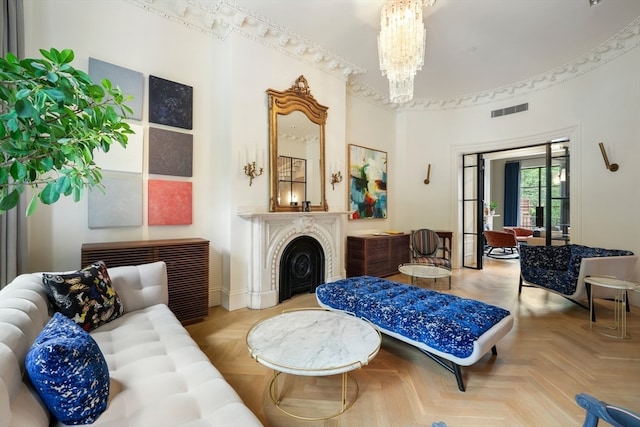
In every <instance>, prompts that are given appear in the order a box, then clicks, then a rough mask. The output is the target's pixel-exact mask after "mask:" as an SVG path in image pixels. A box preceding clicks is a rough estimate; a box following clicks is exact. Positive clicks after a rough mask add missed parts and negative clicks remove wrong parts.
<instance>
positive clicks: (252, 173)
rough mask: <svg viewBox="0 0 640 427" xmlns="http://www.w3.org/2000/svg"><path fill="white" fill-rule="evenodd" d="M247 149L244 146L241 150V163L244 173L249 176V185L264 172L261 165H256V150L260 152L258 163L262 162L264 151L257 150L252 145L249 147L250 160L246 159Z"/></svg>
mask: <svg viewBox="0 0 640 427" xmlns="http://www.w3.org/2000/svg"><path fill="white" fill-rule="evenodd" d="M247 151H248V150H247V147H244V149H243V150H242V165H243V169H244V173H245V175H247V176H248V177H249V187H251V185H252V184H253V180H254V179H255V178H257V177H259V176H260V175H262V173H263V172H264V170H263V168H262V167H258V166H257V165H256V163H257V157H258V152H260V160H261V161H260V163H261V164H264V152H263V151H262V150H259V149H258V148H257V147H256V146H255V145H254V146H253V147H252V148H251V160H249V161H247V154H248V153H247Z"/></svg>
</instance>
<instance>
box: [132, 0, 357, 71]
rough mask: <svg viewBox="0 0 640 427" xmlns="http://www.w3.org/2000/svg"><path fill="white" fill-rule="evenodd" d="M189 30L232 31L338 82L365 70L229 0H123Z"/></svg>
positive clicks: (213, 33)
mask: <svg viewBox="0 0 640 427" xmlns="http://www.w3.org/2000/svg"><path fill="white" fill-rule="evenodd" d="M125 1H127V2H129V3H132V4H134V5H136V6H139V7H141V8H143V9H145V10H147V11H149V12H154V13H156V14H158V15H160V16H163V17H165V18H167V19H170V20H172V21H177V22H180V23H182V24H183V25H186V26H187V27H189V28H192V29H194V30H197V31H199V32H201V33H204V34H209V35H211V36H214V37H216V38H218V39H220V40H225V39H226V38H227V36H228V35H229V33H231V32H232V31H234V32H237V33H238V34H242V35H243V36H245V37H248V38H249V39H251V40H253V41H255V42H257V43H260V44H262V45H265V46H267V47H269V48H271V49H274V50H277V51H278V52H281V53H283V54H285V55H288V56H290V57H293V58H296V59H297V60H299V61H301V62H303V63H305V64H308V65H311V66H312V67H314V68H318V69H320V70H322V71H325V72H327V73H329V74H331V75H333V76H336V77H338V78H340V79H342V80H345V81H346V80H348V79H349V78H350V77H352V76H354V75H356V74H361V73H365V72H366V70H365V69H364V68H361V67H359V66H357V65H355V64H352V63H350V62H348V61H346V60H345V59H344V58H341V57H340V56H337V55H335V54H333V53H331V52H329V51H328V50H327V49H325V48H323V47H321V46H320V45H318V44H317V43H314V42H312V41H309V40H305V39H303V38H302V37H300V36H299V35H297V34H294V33H292V32H290V31H288V30H287V29H285V28H283V27H281V26H279V25H277V24H275V23H273V22H271V21H269V20H268V19H267V18H265V17H263V16H259V15H257V14H255V13H253V12H251V11H249V10H247V9H245V8H242V7H241V6H239V5H238V4H236V3H233V2H231V1H226V0H221V1H217V2H214V3H212V2H202V1H198V0H125Z"/></svg>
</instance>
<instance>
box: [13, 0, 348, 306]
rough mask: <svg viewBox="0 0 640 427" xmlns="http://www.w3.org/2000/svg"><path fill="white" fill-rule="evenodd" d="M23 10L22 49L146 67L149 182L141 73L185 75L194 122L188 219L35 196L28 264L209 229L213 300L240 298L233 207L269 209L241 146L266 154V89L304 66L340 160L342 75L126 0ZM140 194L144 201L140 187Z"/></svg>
mask: <svg viewBox="0 0 640 427" xmlns="http://www.w3.org/2000/svg"><path fill="white" fill-rule="evenodd" d="M25 15H26V17H25V25H26V34H27V41H26V55H27V56H39V53H38V49H40V48H43V47H44V48H49V47H52V46H53V47H56V48H57V49H63V48H71V49H73V50H74V52H75V55H76V59H75V61H74V63H73V65H74V66H75V67H77V68H79V69H83V70H87V68H88V58H89V57H95V58H97V59H100V60H103V61H106V62H110V63H113V64H115V65H119V66H122V67H126V68H130V69H133V70H136V71H139V72H142V73H143V74H144V77H145V85H146V87H145V100H144V106H145V110H144V116H143V120H142V125H143V126H144V128H145V166H144V178H145V183H146V178H148V177H149V174H148V168H147V165H146V163H147V154H146V153H147V144H148V142H147V138H146V134H147V133H148V126H149V124H148V103H147V100H148V97H147V93H148V83H147V82H148V76H149V75H150V74H152V75H155V76H158V77H162V78H165V79H169V80H173V81H176V82H179V83H183V84H187V85H190V86H192V87H193V94H194V101H193V104H194V105H193V110H194V111H193V130H192V131H187V132H190V133H192V134H193V141H194V142H193V143H194V164H193V177H192V178H191V179H190V181H192V182H193V200H194V202H193V223H192V225H185V226H152V227H150V226H148V225H146V211H145V212H144V224H145V225H144V226H142V227H128V228H108V229H98V230H96V229H89V228H88V226H87V202H86V199H85V200H82V201H81V202H79V203H77V204H76V203H73V201H71V200H70V199H64V200H62V201H60V202H58V203H57V204H55V205H53V206H39V207H38V210H37V212H36V213H35V214H34V215H33V216H32V217H31V218H30V220H29V257H30V259H29V263H30V264H29V269H30V270H32V271H34V270H69V269H75V268H79V267H80V248H81V245H82V244H83V243H89V242H102V241H125V240H139V239H164V238H182V237H202V238H205V239H209V240H210V241H211V246H210V247H211V260H210V261H211V268H210V270H211V273H210V304H212V305H216V304H223V305H224V306H225V307H227V308H231V309H234V308H239V307H244V306H246V303H245V292H246V289H247V280H248V277H247V271H248V266H247V261H246V260H247V259H248V257H247V253H248V251H249V249H250V248H249V247H248V245H249V235H248V233H249V224H248V223H247V222H246V221H245V220H243V219H241V218H240V217H239V216H237V212H238V211H239V210H243V209H247V208H249V209H254V210H261V211H266V210H267V208H268V199H269V168H268V165H267V164H265V165H262V166H263V167H264V174H263V175H262V176H260V177H258V178H257V179H256V180H255V181H254V183H253V185H252V186H249V179H248V177H247V176H245V175H244V173H243V171H242V165H241V164H240V163H241V162H240V152H241V151H242V150H243V149H244V147H245V146H254V145H256V146H258V147H260V148H261V149H262V151H263V152H264V153H265V154H264V158H265V163H267V159H268V107H267V95H266V89H268V88H273V89H277V90H284V89H288V88H289V87H291V85H293V83H294V82H295V80H296V78H297V77H298V76H299V75H304V76H305V77H306V78H307V80H308V82H309V86H310V90H311V93H312V94H313V96H314V97H315V98H316V99H317V100H318V102H320V103H321V104H324V105H326V106H328V107H329V111H328V120H327V126H326V150H327V160H334V161H335V163H337V164H339V165H342V164H344V163H346V162H345V157H344V155H345V150H344V144H345V138H346V137H345V132H346V125H345V121H346V111H345V110H346V90H345V81H343V80H341V79H339V78H336V77H335V76H331V75H329V74H327V73H324V72H322V71H319V70H318V69H316V68H314V67H312V66H310V65H307V64H303V63H301V62H299V61H297V60H295V59H293V58H291V57H289V56H287V55H284V54H281V53H279V52H275V51H274V50H272V49H269V48H267V47H265V46H263V45H261V44H260V43H257V42H255V41H253V40H250V39H248V38H246V37H244V36H242V35H239V34H236V33H232V34H230V35H229V36H228V37H227V38H226V39H225V40H224V41H222V40H219V39H217V38H214V37H213V36H209V35H206V34H203V33H202V32H200V31H197V30H194V29H191V28H189V27H187V26H185V25H183V24H181V23H179V22H175V21H172V20H169V19H166V18H165V17H162V16H160V15H158V14H155V13H151V12H148V11H145V10H144V9H142V8H140V7H137V6H134V5H132V4H130V3H127V2H123V1H109V2H105V1H100V0H60V1H56V2H41V1H38V0H26V1H25ZM98 23H99V24H98ZM98 25H99V28H97V26H98ZM105 28H111V30H108V31H106V30H104V29H105ZM154 126H156V125H154ZM343 173H344V169H343ZM152 178H153V176H152ZM158 178H164V179H168V177H158ZM169 179H180V178H176V177H171V178H169ZM325 185H327V186H328V188H331V187H330V185H329V183H328V182H327V183H326V184H325ZM144 194H145V209H146V187H145V191H144ZM344 194H345V193H344V184H343V186H342V187H339V186H338V187H337V188H336V191H335V192H334V191H327V197H326V198H327V202H328V205H329V207H330V210H332V211H344V210H345V204H344Z"/></svg>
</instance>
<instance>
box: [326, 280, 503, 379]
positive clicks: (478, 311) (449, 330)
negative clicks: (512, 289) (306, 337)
mask: <svg viewBox="0 0 640 427" xmlns="http://www.w3.org/2000/svg"><path fill="white" fill-rule="evenodd" d="M316 298H317V300H318V303H319V304H320V306H321V307H323V308H328V309H331V310H338V311H344V312H347V313H350V314H352V315H354V316H357V317H360V318H364V319H366V320H368V321H370V322H371V323H373V324H374V325H376V327H378V329H379V330H380V332H382V333H384V334H385V335H389V336H392V337H394V338H396V339H399V340H401V341H404V342H406V343H408V344H411V345H413V346H415V347H417V348H418V349H419V350H421V351H422V352H423V353H425V354H426V355H427V356H429V357H430V358H431V359H433V360H435V361H436V362H438V363H439V364H440V365H441V366H443V367H444V368H445V369H447V370H448V371H450V372H452V373H453V374H454V375H455V376H456V380H457V382H458V389H459V390H460V391H464V389H465V387H464V382H463V380H462V372H461V370H460V366H470V365H472V364H474V363H475V362H477V361H478V360H479V359H480V358H482V357H483V356H484V355H485V354H487V353H488V352H489V351H491V352H492V353H493V354H494V355H496V354H497V350H496V343H497V342H498V341H499V340H500V339H501V338H502V337H504V336H505V335H506V334H507V333H508V332H509V331H510V330H511V327H512V326H513V315H511V313H510V312H509V311H508V310H506V309H504V308H501V307H497V306H494V305H489V304H486V303H483V302H480V301H476V300H472V299H467V298H461V297H458V296H455V295H451V294H445V293H440V292H436V291H433V290H430V289H425V288H419V287H417V286H411V285H406V284H402V283H397V282H393V281H390V280H386V279H381V278H378V277H370V276H360V277H351V278H348V279H343V280H338V281H336V282H331V283H324V284H322V285H320V286H318V288H317V289H316Z"/></svg>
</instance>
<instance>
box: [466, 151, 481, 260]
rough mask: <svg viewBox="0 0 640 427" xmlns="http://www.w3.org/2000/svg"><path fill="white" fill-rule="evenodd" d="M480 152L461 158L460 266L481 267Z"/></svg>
mask: <svg viewBox="0 0 640 427" xmlns="http://www.w3.org/2000/svg"><path fill="white" fill-rule="evenodd" d="M482 166H483V159H482V155H481V154H467V155H464V156H463V158H462V180H463V184H462V266H463V267H468V268H475V269H481V268H482V253H483V243H484V239H483V235H482V222H483V216H482V207H483V201H482V200H481V195H483V194H484V177H483V175H484V168H483V167H482Z"/></svg>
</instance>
